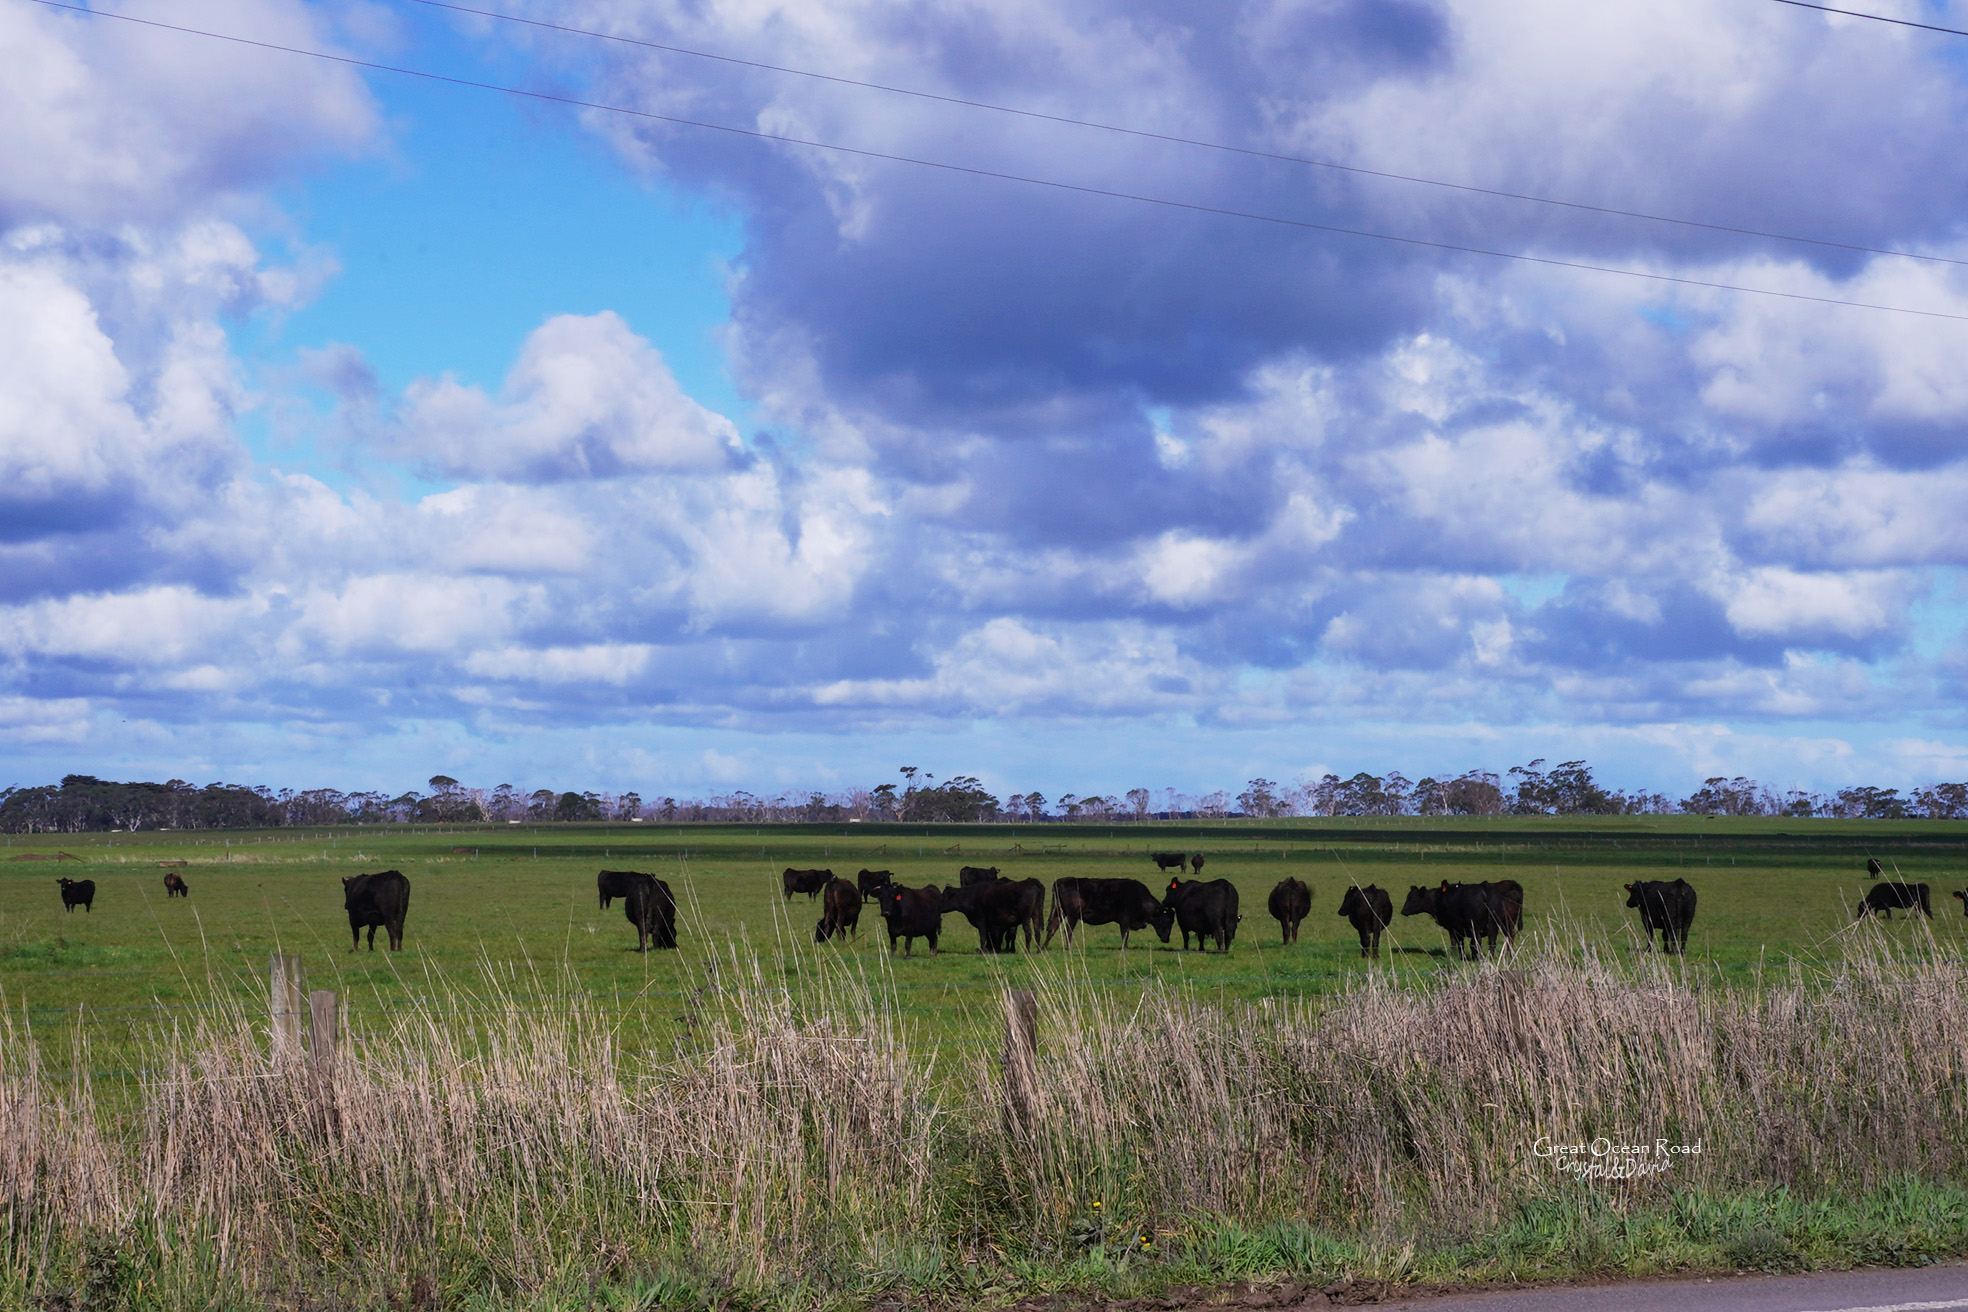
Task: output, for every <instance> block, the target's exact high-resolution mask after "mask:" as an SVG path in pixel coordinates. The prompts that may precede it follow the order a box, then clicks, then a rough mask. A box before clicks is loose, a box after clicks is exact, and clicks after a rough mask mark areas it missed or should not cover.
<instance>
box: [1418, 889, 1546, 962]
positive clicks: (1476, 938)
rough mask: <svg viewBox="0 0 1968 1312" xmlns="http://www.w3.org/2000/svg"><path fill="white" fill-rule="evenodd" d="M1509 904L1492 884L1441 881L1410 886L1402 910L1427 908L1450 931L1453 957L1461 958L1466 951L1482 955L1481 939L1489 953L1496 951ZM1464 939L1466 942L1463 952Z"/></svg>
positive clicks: (1466, 953) (1425, 910)
mask: <svg viewBox="0 0 1968 1312" xmlns="http://www.w3.org/2000/svg"><path fill="white" fill-rule="evenodd" d="M1509 906H1510V902H1509V899H1508V898H1506V897H1505V896H1504V895H1503V893H1501V892H1500V891H1498V889H1497V888H1496V887H1495V886H1494V885H1492V884H1487V883H1484V884H1451V883H1448V882H1446V881H1444V882H1443V884H1442V886H1441V887H1440V888H1417V887H1410V888H1409V889H1408V900H1407V901H1406V902H1405V903H1403V904H1402V906H1401V914H1402V915H1404V916H1418V915H1421V914H1422V913H1423V912H1427V913H1428V914H1429V915H1430V916H1433V917H1434V918H1435V923H1436V924H1438V925H1440V926H1441V927H1442V928H1443V929H1446V930H1447V931H1448V932H1449V944H1450V946H1451V947H1452V948H1453V949H1454V951H1455V955H1456V959H1457V960H1458V961H1460V960H1462V959H1463V958H1464V957H1465V955H1466V956H1467V957H1468V958H1470V959H1471V960H1475V959H1478V958H1480V957H1481V956H1482V955H1483V954H1482V950H1481V944H1480V940H1482V939H1488V940H1489V941H1490V954H1491V955H1492V956H1494V955H1496V941H1497V935H1498V933H1500V932H1502V930H1503V928H1504V922H1505V918H1506V917H1507V916H1508V914H1509V910H1508V908H1509ZM1520 910H1521V907H1520ZM1465 943H1466V944H1467V945H1468V946H1467V951H1466V952H1465V949H1464V944H1465Z"/></svg>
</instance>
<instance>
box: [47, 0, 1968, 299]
mask: <svg viewBox="0 0 1968 1312" xmlns="http://www.w3.org/2000/svg"><path fill="white" fill-rule="evenodd" d="M33 2H34V3H35V4H38V5H42V6H44V7H46V8H49V9H60V10H65V11H67V12H70V13H75V14H82V15H84V16H86V17H89V18H108V19H113V20H115V21H118V22H123V23H133V24H136V25H138V26H142V27H149V28H156V29H158V30H161V31H167V32H178V33H181V34H183V35H186V36H196V37H204V38H206V39H209V40H213V41H225V42H228V43H230V44H233V45H241V46H248V47H251V48H253V49H257V50H272V51H278V52H280V53H282V54H289V55H300V56H303V57H305V58H309V59H319V60H324V61H326V62H329V63H334V64H341V65H344V66H346V67H349V68H362V69H368V70H370V71H372V72H378V73H394V74H398V75H400V76H403V77H414V78H420V79H423V80H425V81H429V82H437V83H443V84H447V85H450V86H461V87H471V88H474V89H476V90H480V91H493V92H498V93H500V94H502V95H509V96H519V97H522V98H524V99H528V100H538V101H544V102H547V103H549V104H556V105H566V106H568V107H570V108H574V109H592V110H598V111H600V112H603V113H608V114H621V115H624V116H625V117H630V118H639V119H644V120H648V121H652V122H658V123H670V124H674V125H676V126H679V127H692V128H701V129H704V130H705V131H710V132H723V133H726V134H729V135H731V136H739V137H749V138H752V139H753V140H757V141H771V142H777V143H779V144H781V145H788V146H799V147H803V148H806V149H811V150H824V151H830V152H832V153H835V154H840V155H850V156H853V157H855V158H857V159H875V160H882V161H884V162H886V163H892V164H908V165H911V166H914V167H918V168H929V169H937V170H940V171H943V172H946V173H957V174H963V175H966V176H969V177H978V178H992V179H996V180H999V181H1003V182H1017V183H1023V184H1025V185H1028V186H1034V187H1045V188H1049V189H1051V190H1055V191H1065V192H1073V193H1077V194H1079V195H1083V196H1101V197H1105V198H1107V199H1110V200H1124V201H1133V202H1135V203H1138V204H1144V205H1159V206H1163V207H1165V208H1168V209H1176V210H1185V211H1188V212H1190V213H1193V214H1209V215H1214V216H1217V217H1220V218H1231V219H1244V220H1247V221H1250V222H1254V223H1268V224H1274V225H1277V226H1279V227H1287V228H1297V229H1302V230H1305V231H1309V232H1326V233H1332V234H1335V235H1337V236H1345V237H1359V238H1363V239H1365V240H1369V241H1383V242H1390V243H1394V244H1397V245H1403V246H1416V247H1422V248H1425V249H1429V250H1438V251H1445V252H1449V253H1452V254H1459V255H1481V256H1484V257H1487V258H1490V259H1499V260H1512V261H1516V262H1518V263H1522V264H1535V265H1542V266H1544V267H1547V268H1555V269H1572V270H1576V271H1580V272H1585V273H1604V274H1610V275H1613V276H1615V277H1621V278H1635V279H1639V280H1641V281H1645V282H1653V283H1662V284H1667V285H1671V286H1678V287H1697V288H1702V289H1706V290H1710V291H1724V292H1739V293H1742V294H1744V295H1748V296H1768V297H1773V298H1776V299H1778V300H1786V301H1802V302H1807V303H1810V304H1814V305H1836V306H1843V307H1846V308H1849V309H1855V310H1877V311H1881V312H1883V313H1887V314H1907V315H1913V316H1916V317H1919V318H1923V319H1945V320H1951V321H1954V322H1957V323H1968V314H1952V313H1949V312H1947V311H1945V310H1920V309H1914V308H1912V307H1910V306H1903V305H1881V304H1878V303H1877V302H1872V301H1853V300H1846V299H1844V298H1842V297H1836V296H1813V295H1810V294H1809V293H1806V292H1786V291H1778V290H1776V289H1774V288H1770V287H1747V286H1743V285H1741V284H1738V283H1726V282H1715V281H1712V280H1709V279H1705V278H1688V277H1682V276H1679V275H1676V274H1669V273H1650V272H1647V271H1645V270H1642V269H1624V268H1620V267H1619V266H1617V265H1610V264H1591V263H1588V262H1586V261H1583V260H1564V259H1558V258H1556V257H1554V256H1548V255H1528V254H1525V253H1523V252H1521V251H1499V250H1491V249H1488V248H1487V247H1482V246H1465V245H1462V244H1459V243H1456V242H1446V241H1434V240H1431V239H1429V238H1426V237H1404V236H1399V235H1397V234H1394V233H1386V232H1374V231H1371V230H1369V229H1365V228H1348V227H1342V226H1340V225H1338V224H1331V223H1315V222H1313V221H1312V220H1309V219H1293V218H1286V217H1284V216H1283V215H1277V214H1259V213H1255V212H1253V211H1250V210H1236V209H1230V208H1227V207H1224V206H1218V205H1204V204H1200V203H1198V202H1195V201H1184V200H1173V199H1170V198H1168V197H1165V196H1145V195H1141V194H1139V193H1136V192H1127V191H1116V190H1112V189H1110V188H1106V187H1092V186H1087V185H1084V184H1082V183H1077V182H1062V181H1059V180H1057V179H1053V178H1035V177H1031V176H1029V175H1026V174H1020V173H1006V172H1003V171H1000V170H997V169H987V168H979V167H977V166H975V165H969V164H954V163H951V162H949V161H947V160H934V159H923V158H920V157H917V156H912V155H897V154H892V153H890V152H887V151H879V150H863V149H861V148H859V147H856V146H842V145H837V144H835V143H833V142H827V141H813V140H809V139H807V138H804V137H794V136H789V135H786V134H783V133H777V132H766V131H763V130H761V129H758V128H744V127H737V126H735V125H733V124H729V123H712V122H708V121H705V120H702V119H691V118H683V117H681V116H679V115H675V114H659V113H656V112H654V111H653V110H644V109H630V108H628V107H627V106H623V105H608V104H602V103H600V102H598V101H592V100H582V99H579V98H577V97H574V96H562V95H556V94H554V93H552V92H548V91H535V90H530V89H528V88H525V87H510V86H502V85H500V84H499V83H496V82H480V81H476V80H474V79H472V78H464V77H456V76H453V75H451V74H449V73H436V72H432V71H431V70H429V69H420V68H408V67H405V66H403V65H398V64H384V63H380V62H378V61H376V60H369V59H358V58H356V57H355V56H353V55H339V54H335V53H333V52H332V51H326V50H310V49H307V48H305V47H302V46H289V45H281V44H279V43H278V42H273V41H260V40H256V39H254V38H252V37H244V36H235V35H232V34H231V33H226V32H213V31H209V30H207V29H204V28H196V27H187V26H184V25H182V24H178V23H166V22H162V21H160V20H158V19H154V18H138V17H136V16H135V15H132V14H118V13H113V12H110V11H108V10H100V9H89V8H86V7H85V6H83V5H79V4H71V3H67V2H66V0H33Z"/></svg>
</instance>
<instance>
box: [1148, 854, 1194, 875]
mask: <svg viewBox="0 0 1968 1312" xmlns="http://www.w3.org/2000/svg"><path fill="white" fill-rule="evenodd" d="M1148 859H1149V860H1150V861H1153V862H1154V863H1155V868H1156V869H1157V870H1159V871H1161V872H1162V873H1163V874H1167V873H1168V872H1169V871H1171V870H1180V871H1181V872H1182V873H1183V874H1185V875H1186V874H1188V873H1189V854H1188V853H1187V852H1150V853H1149V854H1148Z"/></svg>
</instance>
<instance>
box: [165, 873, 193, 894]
mask: <svg viewBox="0 0 1968 1312" xmlns="http://www.w3.org/2000/svg"><path fill="white" fill-rule="evenodd" d="M164 896H165V897H190V896H191V888H190V887H189V886H188V885H187V884H186V883H185V881H184V877H183V876H181V875H180V874H178V872H177V871H175V870H173V871H171V872H170V873H169V874H167V875H165V876H164Z"/></svg>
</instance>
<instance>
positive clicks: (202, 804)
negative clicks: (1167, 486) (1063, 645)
mask: <svg viewBox="0 0 1968 1312" xmlns="http://www.w3.org/2000/svg"><path fill="white" fill-rule="evenodd" d="M899 773H900V774H901V775H902V782H901V783H900V784H893V783H886V784H878V785H876V786H874V787H872V788H850V789H846V790H844V791H840V792H836V793H820V792H799V793H784V794H779V795H777V796H771V797H761V796H758V795H756V794H753V793H750V792H746V791H744V790H742V789H741V790H737V791H734V792H731V793H727V794H718V795H714V796H711V797H708V798H702V799H690V800H679V799H677V798H675V797H660V798H654V799H651V800H644V798H643V797H642V795H641V794H639V793H635V792H625V793H610V792H593V791H589V792H579V793H577V792H572V791H556V790H555V789H552V788H538V789H534V790H532V791H530V792H528V791H525V790H523V789H520V788H517V787H515V786H514V785H512V784H500V785H498V786H497V787H494V788H489V789H488V788H472V787H467V786H465V785H464V784H461V783H460V782H459V781H458V780H456V779H453V778H451V777H450V776H448V775H441V774H440V775H433V776H432V777H431V778H430V780H429V781H428V788H429V791H419V790H414V789H413V790H411V791H409V792H405V793H401V794H398V795H396V796H391V795H389V794H387V793H382V792H375V791H370V792H352V793H345V792H341V791H339V790H336V789H333V788H316V789H307V790H302V791H296V790H293V789H286V788H283V789H280V790H278V791H275V790H273V789H270V788H266V787H254V786H248V785H242V784H226V783H212V784H205V785H202V786H201V785H197V784H190V783H187V782H185V781H184V780H182V779H172V780H169V781H167V782H165V783H161V784H160V783H139V782H131V783H116V782H112V781H109V780H104V779H98V778H96V777H94V776H92V775H82V774H71V775H67V776H65V777H64V778H63V779H62V781H61V782H60V783H59V784H46V785H41V786H37V787H27V788H8V789H5V790H0V832H6V833H15V834H18V833H89V832H104V831H110V830H125V831H130V830H150V829H274V828H293V827H303V826H316V827H318V826H326V825H380V824H486V823H491V824H497V823H502V822H504V823H528V824H565V823H576V822H583V821H586V822H595V821H615V822H630V823H633V822H652V823H659V824H686V823H697V824H702V823H739V822H742V823H748V824H795V823H824V822H835V823H838V822H842V821H848V820H863V821H876V822H880V821H902V822H931V823H934V822H944V823H959V824H978V823H991V822H1004V823H1017V824H1040V823H1049V822H1068V823H1106V824H1112V823H1130V822H1143V821H1147V820H1155V819H1227V818H1232V817H1239V818H1254V819H1282V818H1287V817H1293V816H1401V815H1422V816H1431V815H1433V816H1455V815H1475V816H1483V815H1491V816H1502V815H1708V816H1790V817H1795V818H1798V819H1812V818H1824V819H1829V818H1842V819H1865V820H1903V819H1939V820H1953V819H1961V818H1964V817H1968V783H1940V784H1931V785H1928V786H1926V787H1924V788H1916V789H1912V790H1909V791H1908V792H1906V793H1905V794H1902V793H1901V792H1900V790H1899V789H1896V788H1875V787H1869V786H1861V787H1852V788H1844V789H1840V790H1838V791H1837V792H1835V793H1811V792H1803V791H1798V790H1790V791H1787V792H1781V793H1780V792H1778V791H1776V790H1775V789H1772V788H1768V787H1765V786H1763V785H1761V784H1759V783H1757V782H1756V781H1755V780H1753V779H1748V778H1744V777H1741V776H1737V777H1735V778H1726V777H1723V776H1719V775H1718V776H1716V777H1714V778H1711V779H1708V780H1706V781H1705V782H1704V783H1703V784H1702V786H1701V787H1700V788H1698V789H1696V790H1695V791H1694V792H1693V793H1692V794H1690V795H1689V796H1687V797H1683V798H1673V797H1669V796H1668V795H1666V794H1664V793H1659V792H1648V791H1645V790H1640V791H1636V792H1625V791H1622V790H1617V789H1607V788H1605V787H1602V786H1601V785H1600V784H1599V783H1597V782H1596V781H1595V780H1594V779H1593V775H1592V767H1591V766H1590V765H1588V764H1587V763H1586V762H1584V761H1564V762H1560V763H1559V764H1557V765H1555V766H1550V767H1549V768H1546V764H1545V761H1544V759H1543V758H1539V759H1537V760H1534V761H1531V762H1530V763H1529V764H1527V765H1518V766H1512V767H1511V768H1510V769H1509V770H1508V771H1505V772H1504V773H1502V774H1497V773H1494V772H1491V771H1486V770H1469V771H1465V772H1464V773H1462V774H1458V775H1453V776H1447V777H1444V778H1439V779H1438V778H1436V777H1434V776H1428V777H1425V778H1422V779H1419V780H1413V781H1410V780H1409V779H1408V778H1407V777H1406V776H1404V775H1403V774H1401V773H1400V772H1399V771H1391V772H1389V773H1387V774H1385V775H1375V774H1370V773H1367V772H1365V771H1362V772H1361V773H1358V774H1355V775H1354V776H1352V777H1351V778H1348V779H1342V778H1340V777H1339V776H1338V775H1336V774H1327V775H1324V776H1322V777H1320V778H1318V779H1316V780H1312V779H1307V780H1302V781H1300V782H1299V783H1296V784H1290V785H1282V784H1279V783H1276V782H1274V781H1273V780H1270V779H1252V780H1250V781H1249V782H1248V783H1247V784H1245V785H1244V787H1243V788H1242V789H1241V790H1240V791H1238V792H1236V793H1234V794H1233V793H1230V792H1228V791H1227V790H1219V791H1217V792H1212V793H1206V794H1201V795H1192V794H1188V793H1182V792H1178V791H1177V790H1175V789H1173V788H1164V789H1161V790H1159V792H1155V791H1151V790H1149V789H1147V788H1130V789H1128V790H1127V791H1126V792H1124V793H1119V794H1116V795H1113V796H1108V795H1105V794H1088V795H1086V796H1081V795H1078V794H1074V793H1066V794H1064V795H1062V796H1060V797H1057V798H1048V797H1046V796H1045V795H1044V794H1042V793H1038V792H1029V793H1012V794H1009V795H1008V796H1005V797H1002V798H1000V797H998V796H997V795H996V794H994V793H992V792H991V791H990V790H989V789H987V788H985V787H984V786H983V784H982V783H981V782H980V781H979V780H978V779H977V778H975V777H974V776H971V775H955V776H952V777H951V778H948V779H945V780H943V781H942V782H941V783H938V782H937V781H936V778H935V776H934V775H931V774H928V773H926V772H924V771H922V770H919V769H918V768H917V767H915V766H904V767H902V769H901V770H900V771H899Z"/></svg>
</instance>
